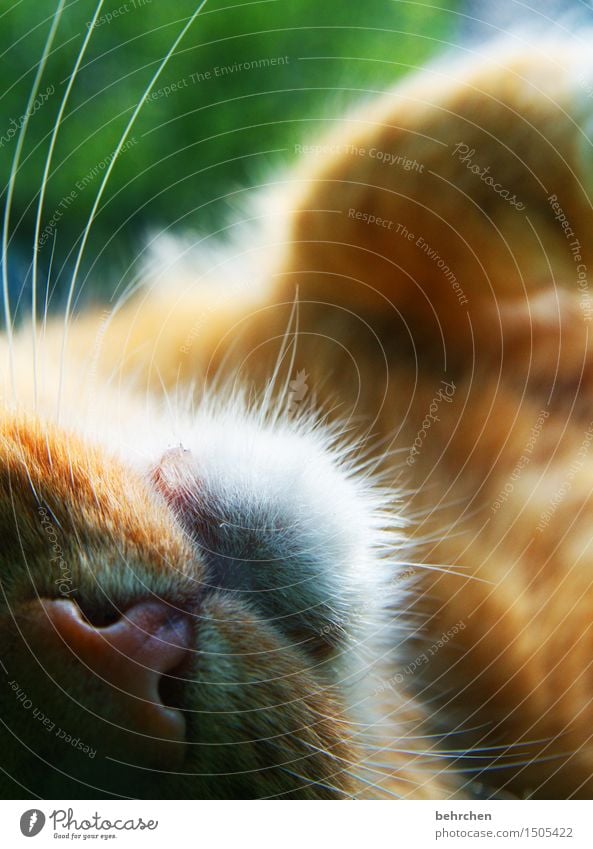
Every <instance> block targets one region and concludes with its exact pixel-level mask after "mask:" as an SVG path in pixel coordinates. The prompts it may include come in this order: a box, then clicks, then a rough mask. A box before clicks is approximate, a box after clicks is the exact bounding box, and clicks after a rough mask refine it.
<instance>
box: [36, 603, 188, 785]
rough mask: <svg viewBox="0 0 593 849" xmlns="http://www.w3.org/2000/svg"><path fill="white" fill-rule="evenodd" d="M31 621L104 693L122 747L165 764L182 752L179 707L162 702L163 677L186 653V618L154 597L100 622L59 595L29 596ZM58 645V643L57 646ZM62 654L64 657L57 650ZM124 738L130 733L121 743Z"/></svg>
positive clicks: (143, 759)
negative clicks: (105, 622)
mask: <svg viewBox="0 0 593 849" xmlns="http://www.w3.org/2000/svg"><path fill="white" fill-rule="evenodd" d="M36 605H38V609H37V611H36V616H38V617H39V620H38V623H37V624H38V627H39V628H40V629H41V631H42V632H43V631H45V632H46V634H47V639H48V640H49V641H51V642H52V643H53V644H54V652H55V647H56V643H57V642H58V641H61V643H62V650H61V651H63V650H66V653H67V652H68V650H69V651H70V652H71V654H72V655H73V657H74V659H75V663H76V666H77V668H78V669H79V670H80V671H82V673H83V677H84V678H87V680H89V675H90V676H91V679H93V680H89V683H90V685H91V686H92V687H93V689H96V688H97V687H98V688H99V689H100V690H101V691H102V692H103V693H104V695H105V697H106V698H107V699H108V704H109V714H110V715H111V716H113V720H114V723H115V724H118V725H119V726H121V727H123V728H125V729H126V732H130V733H128V734H126V738H127V739H128V744H126V745H125V746H124V748H123V751H122V754H123V755H124V757H125V755H126V754H127V755H129V756H130V757H131V758H133V759H134V760H135V761H136V762H140V763H141V764H143V765H147V766H152V767H161V768H165V769H171V768H174V767H176V766H178V765H180V764H181V763H182V761H183V757H184V754H185V743H186V723H185V717H184V715H183V713H182V712H181V710H179V709H177V708H175V707H171V706H169V705H167V704H165V703H164V702H163V696H162V692H163V682H164V681H166V680H171V679H170V678H169V679H167V676H168V675H169V676H170V675H171V674H173V675H174V673H175V670H176V669H177V668H178V667H180V665H181V664H183V662H184V661H185V660H187V659H188V657H189V655H190V652H191V648H192V643H193V629H192V624H191V619H190V617H189V616H188V615H187V614H185V613H183V612H180V611H177V610H175V609H172V608H171V606H169V605H167V604H165V603H164V602H160V601H153V600H151V601H142V602H139V603H136V604H134V605H133V606H132V607H129V608H128V609H127V610H125V611H124V612H123V613H122V614H121V616H120V617H119V618H118V619H117V620H116V621H114V622H112V623H111V624H108V625H106V626H105V627H99V626H97V625H95V624H92V623H91V622H90V621H88V620H87V619H86V618H85V617H84V616H83V614H82V612H81V610H80V608H79V607H78V605H77V604H75V603H74V602H73V601H70V600H67V599H40V600H39V601H38V602H36ZM57 648H58V649H59V646H57ZM64 659H65V660H66V657H65V655H64ZM130 737H132V738H135V739H134V742H133V744H132V745H129V739H130Z"/></svg>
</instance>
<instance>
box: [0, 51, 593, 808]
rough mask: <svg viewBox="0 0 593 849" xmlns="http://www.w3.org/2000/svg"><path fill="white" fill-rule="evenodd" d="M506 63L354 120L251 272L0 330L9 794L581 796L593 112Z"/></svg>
mask: <svg viewBox="0 0 593 849" xmlns="http://www.w3.org/2000/svg"><path fill="white" fill-rule="evenodd" d="M524 54H525V51H522V50H519V51H517V50H515V51H509V50H508V49H507V48H506V47H502V48H498V49H496V50H493V51H492V54H491V56H489V57H488V58H487V59H482V60H471V61H468V62H467V63H466V64H465V65H463V66H460V67H457V66H456V67H454V68H452V69H451V68H448V66H447V65H446V64H445V65H443V66H437V67H436V68H435V69H433V70H431V71H426V72H425V73H423V74H422V75H420V76H418V77H417V78H414V79H411V80H409V81H407V82H405V83H404V84H403V85H402V86H400V87H399V88H398V89H396V90H395V91H394V92H393V93H390V94H388V95H385V96H384V97H383V98H380V99H379V100H378V101H377V102H375V103H372V104H371V105H370V106H369V107H368V108H367V109H366V110H362V111H361V112H360V113H357V114H355V115H354V116H353V117H351V118H350V119H349V120H347V121H345V123H344V125H343V126H342V127H341V128H340V130H339V131H338V132H337V133H335V134H334V135H333V136H332V137H331V138H328V139H326V140H325V141H324V142H323V144H322V145H321V146H320V147H318V148H316V149H315V150H314V152H313V154H312V161H309V162H307V163H305V164H303V166H302V167H300V168H299V169H297V170H296V171H295V172H293V173H291V174H289V175H287V176H286V177H285V178H283V179H282V180H280V181H278V183H277V184H276V186H275V188H274V190H273V191H272V192H271V193H269V195H267V198H266V206H265V207H264V218H266V217H267V218H269V219H270V220H269V221H265V220H262V221H261V228H259V229H261V232H262V234H263V235H261V236H259V237H258V240H257V242H255V243H254V242H252V241H248V242H246V243H245V245H244V247H243V248H242V249H241V250H242V253H241V254H240V255H239V257H238V264H239V266H240V267H241V266H242V274H241V275H240V276H239V278H238V279H237V278H232V279H231V280H230V282H229V278H231V277H232V276H231V274H230V272H229V270H228V267H227V266H226V264H225V263H226V260H225V258H224V256H223V258H222V260H220V261H212V262H210V263H209V264H208V262H206V261H205V260H201V262H202V263H203V266H205V267H202V268H201V269H199V270H197V269H196V270H195V272H194V276H192V273H190V274H189V276H188V273H187V268H188V265H189V267H190V269H191V268H192V258H191V257H190V260H188V261H186V262H183V257H182V248H181V246H180V247H179V249H178V253H179V255H181V261H178V260H179V257H178V256H176V255H175V253H174V254H173V259H174V262H173V263H172V265H171V266H168V265H167V263H166V262H163V263H162V266H161V267H160V268H159V277H160V280H158V279H155V278H154V277H153V278H151V279H150V281H149V283H147V286H146V287H145V289H144V290H142V291H141V292H140V293H139V294H137V295H135V296H134V298H132V299H130V300H129V301H128V302H127V303H125V304H123V305H122V306H121V308H120V309H119V310H118V311H117V312H116V313H114V314H110V313H100V312H97V313H88V314H83V315H82V316H80V317H77V318H76V319H74V320H72V322H71V323H70V324H69V328H68V334H67V338H66V340H65V342H64V333H63V327H62V325H61V324H60V323H59V322H50V323H49V324H48V325H47V327H43V328H40V329H39V338H38V342H37V350H36V362H37V368H36V369H34V368H33V360H32V357H31V333H30V330H28V329H27V328H23V329H22V330H21V331H19V333H18V334H17V335H16V336H15V338H14V339H13V340H12V352H9V345H8V341H6V342H5V343H4V345H5V350H4V351H3V358H4V361H5V362H6V364H7V369H6V375H5V384H4V386H5V389H4V397H5V398H6V399H7V401H6V405H5V406H6V411H5V414H4V416H5V422H4V434H3V438H2V468H3V472H2V500H1V503H2V522H3V529H2V534H3V538H4V539H6V540H7V542H6V545H5V550H4V553H3V558H4V561H5V562H3V564H2V569H3V572H2V576H3V577H2V586H3V590H4V602H3V611H2V614H1V620H0V622H1V624H0V633H1V635H2V637H1V638H2V645H3V652H2V660H3V663H4V664H5V666H6V667H7V681H6V686H4V685H3V689H2V691H1V694H0V704H1V705H2V716H3V717H4V718H5V719H4V721H5V723H6V729H7V734H6V739H8V741H9V743H8V745H7V746H6V747H5V749H4V752H3V761H2V767H3V769H4V770H5V771H6V772H5V775H6V777H5V779H4V780H3V783H2V790H3V792H4V793H5V794H10V795H19V796H22V795H29V794H38V795H52V793H54V794H55V795H61V796H67V797H76V796H80V797H85V796H88V797H94V796H97V795H101V794H102V793H107V794H109V793H111V794H115V795H124V796H126V795H131V796H136V795H138V796H147V797H150V796H153V797H155V796H172V797H176V796H183V797H192V796H195V797H200V796H209V797H229V796H231V797H233V796H234V797H241V796H257V797H268V796H278V795H287V796H311V797H325V796H330V797H336V798H339V797H343V796H357V797H366V798H369V797H370V798H386V797H392V796H394V795H395V796H401V797H411V798H448V797H452V796H457V797H463V796H472V795H475V794H476V793H481V794H482V795H491V794H495V793H512V794H516V795H518V796H523V795H542V796H555V795H561V796H577V795H581V796H590V795H591V792H592V790H593V786H592V779H591V775H592V774H593V748H592V746H591V744H590V741H589V730H588V724H589V723H588V717H589V714H590V711H591V697H592V695H593V689H592V688H591V685H590V683H589V681H590V669H589V664H590V654H591V652H590V646H591V638H590V629H591V609H592V602H593V589H592V583H593V581H592V579H591V575H590V566H589V548H590V544H591V539H592V534H591V531H590V525H591V523H590V520H589V515H590V511H591V506H590V504H589V500H590V498H589V493H590V489H591V482H592V481H593V459H592V456H593V455H591V452H590V444H591V443H592V442H593V431H592V430H591V427H592V425H591V420H593V414H592V412H591V411H592V409H593V407H592V406H591V402H590V398H589V396H588V387H590V386H591V374H592V371H591V365H592V364H591V353H590V350H589V339H588V333H587V331H588V322H589V317H588V315H587V309H586V307H587V301H586V298H585V295H587V294H588V289H587V285H588V284H587V277H586V275H587V269H588V268H590V267H593V256H592V255H591V250H592V249H591V243H590V240H589V239H588V238H587V235H588V228H589V227H590V224H591V220H592V210H591V206H590V201H589V195H588V193H587V188H588V185H590V178H591V174H592V173H593V172H592V171H591V165H590V163H591V162H593V159H592V158H591V156H590V154H589V153H587V151H588V144H589V142H588V140H587V138H586V135H585V134H584V133H583V132H581V129H580V128H581V127H585V126H586V122H587V120H588V116H590V115H593V105H592V102H590V101H588V100H587V96H586V91H585V90H584V88H583V85H581V84H579V74H581V73H583V74H584V73H585V67H586V56H585V54H584V52H583V53H582V55H579V54H578V51H576V50H573V49H572V48H568V47H566V46H562V45H560V46H558V45H554V46H551V47H550V49H549V50H547V51H542V52H539V51H537V50H536V49H535V48H530V50H529V53H528V55H527V57H526V56H525V55H524ZM544 54H547V55H544ZM379 154H381V155H379ZM406 163H407V164H406ZM474 166H476V167H474ZM476 168H477V170H476ZM483 169H487V170H486V171H484V170H483ZM490 174H492V175H494V176H493V178H492V180H491V181H489V180H488V177H489V175H490ZM554 204H556V206H554ZM560 214H562V215H564V219H563V220H565V221H568V222H569V224H568V225H567V226H568V227H569V228H570V229H571V232H572V236H571V238H570V239H569V238H568V234H567V227H565V228H564V229H563V228H562V221H561V219H560ZM270 224H271V225H272V226H270ZM278 224H279V225H280V226H278ZM258 227H259V225H258ZM266 234H269V235H266ZM575 241H577V242H578V248H577V247H575V246H574V245H573V246H572V247H571V243H574V242H575ZM576 250H578V251H579V252H580V253H579V256H578V259H576V258H575V251H576ZM235 260H236V257H235ZM254 268H256V269H259V271H258V275H257V278H258V279H254V278H253V277H252V276H251V272H250V269H254ZM583 269H584V272H583ZM579 275H581V276H579ZM196 278H199V279H196ZM204 278H207V282H205V280H204ZM583 281H584V282H583ZM592 304H593V301H592ZM11 363H12V371H13V377H14V387H15V389H14V391H13V390H12V389H11V375H10V371H11V368H10V364H11ZM34 375H36V379H35V380H34V379H33V378H34ZM205 387H208V388H207V400H206V401H205V400H204V399H203V393H204V388H205ZM313 408H315V409H317V410H318V411H319V414H318V416H317V417H315V416H314V415H313V413H312V409H313ZM328 434H329V435H328ZM344 446H345V447H344ZM352 446H354V447H352ZM377 481H378V483H377ZM56 545H57V546H58V547H59V552H58V553H56V551H57V550H56V549H55V546H56ZM50 555H53V556H54V561H53V565H52V561H51V560H50V559H49V557H50ZM60 581H61V583H60ZM213 587H214V588H213ZM39 599H41V600H39ZM48 599H51V601H50V603H49V604H47V600H48ZM73 599H74V600H76V602H77V604H78V605H80V608H81V609H82V610H83V611H84V613H85V615H86V616H87V618H88V620H89V622H90V623H91V625H94V626H95V627H94V628H93V627H91V625H89V624H88V623H83V624H81V623H80V622H76V621H74V619H72V615H73V614H72V611H73V609H74V608H73V602H72V600H73ZM158 600H160V602H159V601H158ZM163 600H164V603H165V604H166V605H167V606H168V608H169V609H173V610H174V611H176V612H175V615H174V616H173V618H172V620H171V621H172V622H173V625H171V622H170V621H169V619H167V617H163V613H162V611H163V608H162V607H159V606H158V604H163ZM152 602H155V603H156V604H157V607H155V608H152V607H150V606H148V607H146V606H144V607H142V605H146V603H149V605H150V603H152ZM139 605H140V606H139ZM106 611H107V613H106ZM121 616H123V622H124V624H123V625H121V622H122V619H121V618H120V617H121ZM128 619H129V620H130V621H131V623H132V625H131V626H128V625H126V624H125V623H126V620H128ZM137 622H140V623H141V625H142V628H143V629H144V631H145V632H146V633H148V634H149V635H150V636H149V640H148V644H147V645H148V648H146V649H144V648H142V649H141V648H138V645H137V640H136V639H135V637H134V634H133V633H132V632H131V631H130V628H132V631H133V628H135V627H136V625H135V624H134V623H137ZM118 623H120V624H118ZM118 628H120V630H119V631H118V630H117V629H118ZM113 629H115V630H113ZM121 629H123V630H121ZM159 629H161V630H159ZM171 629H172V630H171ZM141 630H142V629H141ZM178 631H180V632H181V636H180V637H179V645H177V642H176V639H177V638H176V637H175V636H174V633H177V632H178ZM134 633H135V632H134ZM112 634H113V635H114V636H113V637H112V636H110V635H112ZM159 634H160V635H161V637H162V642H164V643H165V644H166V645H169V646H170V645H173V646H174V648H171V649H170V651H171V652H172V654H171V658H170V659H169V655H167V658H165V659H164V660H163V661H162V662H163V664H164V665H163V666H162V667H159V669H157V672H156V673H155V674H156V675H157V677H159V676H160V675H161V674H163V673H165V674H166V673H167V672H172V673H173V674H174V675H175V676H177V678H182V679H184V681H185V683H181V684H180V683H179V681H178V680H177V681H175V680H173V681H172V682H171V681H169V682H168V683H167V684H166V686H165V688H164V689H163V688H162V687H161V682H160V680H158V681H156V684H155V681H154V680H153V679H154V676H153V677H151V674H150V673H146V675H147V676H148V677H147V678H146V680H147V681H148V679H149V678H150V682H149V683H150V686H149V684H146V686H144V684H143V685H142V686H140V685H138V686H136V685H135V684H133V683H132V684H130V679H133V678H134V664H136V665H140V666H141V667H142V668H143V669H144V666H145V665H147V666H150V663H149V662H148V661H147V660H146V659H145V656H144V655H143V654H142V652H143V651H148V652H149V655H150V658H154V657H157V660H158V659H159V658H160V655H159V652H158V651H156V650H155V653H154V654H151V652H152V649H150V646H151V645H152V644H151V642H150V640H151V639H153V638H155V635H156V637H157V638H158V636H159ZM162 635H164V636H162ZM120 641H122V642H120ZM104 643H107V644H108V649H106V650H105V651H104V648H103V644H104ZM113 646H115V649H113ZM122 646H124V648H123V649H122V648H121V647H122ZM127 646H130V650H129V652H127V650H126V648H125V647H127ZM114 651H115V655H114V654H113V652H114ZM136 652H138V653H139V654H138V657H136ZM128 654H129V657H131V658H132V664H131V665H130V663H129V657H128ZM118 655H119V657H120V658H121V656H122V655H123V656H124V659H123V660H121V659H120V660H118V659H117V656H118ZM136 661H137V663H136ZM159 662H160V660H159ZM157 666H158V664H157ZM120 667H122V669H123V671H122V669H120ZM151 668H152V667H151ZM114 670H115V671H114ZM146 675H145V673H144V672H142V673H141V674H140V679H142V681H144V678H143V677H142V676H145V677H146ZM10 681H12V682H13V684H10V683H9V682H10ZM188 681H189V683H188ZM155 686H156V689H155ZM151 688H152V689H151ZM122 690H124V691H125V692H127V693H130V694H131V696H126V695H122ZM22 693H24V694H25V697H26V700H29V701H30V702H31V707H30V708H26V707H24V706H23V705H24V701H25V699H23V698H21V699H19V698H18V696H19V694H22ZM159 694H160V697H162V702H163V703H164V705H171V706H173V707H174V708H179V709H180V710H181V711H182V713H183V715H181V714H180V711H179V710H175V711H172V712H169V713H167V709H166V708H165V707H164V706H163V704H161V702H160V701H159ZM155 702H156V703H158V704H157V709H155V710H153V709H152V708H153V707H154V704H155ZM139 704H140V707H139ZM146 704H148V707H145V706H146ZM159 705H160V706H159ZM151 706H152V707H151ZM34 708H37V710H38V711H41V712H42V713H43V714H44V715H45V716H46V717H47V718H48V722H49V723H50V724H51V723H53V724H54V725H59V726H60V727H61V728H62V729H64V731H65V732H67V733H68V734H70V735H71V736H72V737H73V738H76V739H79V740H80V741H81V742H82V744H83V745H84V744H87V745H88V746H91V747H92V748H93V751H95V754H94V755H93V756H92V757H89V755H88V753H87V754H85V753H84V752H81V751H79V749H78V748H75V747H73V746H72V745H69V744H67V743H65V742H64V740H63V739H60V738H59V737H57V736H56V733H55V729H52V730H51V731H49V730H48V727H49V725H48V726H44V724H43V722H42V721H40V720H39V719H38V718H36V717H34V716H33V709H34ZM17 737H20V738H21V742H20V743H17V742H16V738H17ZM45 762H49V763H51V764H53V766H52V767H48V766H45V765H44V763H45ZM122 762H123V763H122ZM56 770H57V771H56ZM9 776H10V777H9ZM484 788H485V789H484Z"/></svg>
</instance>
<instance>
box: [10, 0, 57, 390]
mask: <svg viewBox="0 0 593 849" xmlns="http://www.w3.org/2000/svg"><path fill="white" fill-rule="evenodd" d="M63 6H64V0H60V4H59V6H58V8H57V10H56V12H55V13H54V15H53V17H52V23H51V27H50V29H49V33H48V35H47V38H46V40H45V45H44V47H43V53H42V54H41V59H40V61H39V64H38V66H37V71H36V72H35V79H34V80H33V85H32V86H31V91H30V93H29V100H28V102H27V107H26V109H25V113H24V120H23V123H22V126H21V128H20V131H19V135H18V138H17V142H16V148H15V151H14V156H13V158H12V165H11V168H10V176H9V178H8V188H7V191H6V200H5V204H4V220H3V223H2V297H3V300H4V316H5V321H6V338H7V342H8V362H9V369H10V383H11V388H12V396H13V400H16V376H15V371H14V343H13V317H12V314H11V308H10V293H9V291H8V245H9V239H8V233H9V229H10V211H11V207H12V198H13V195H14V187H15V184H16V175H17V172H18V170H19V162H20V159H21V153H22V150H23V145H24V143H25V136H26V134H27V128H28V126H29V118H30V115H31V107H32V106H33V101H34V100H35V98H36V97H37V91H38V89H39V83H40V82H41V78H42V76H43V73H44V71H45V66H46V64H47V59H48V56H49V53H50V50H51V47H52V44H53V41H54V38H55V35H56V32H57V29H58V25H59V23H60V17H61V14H62V9H63Z"/></svg>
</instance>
